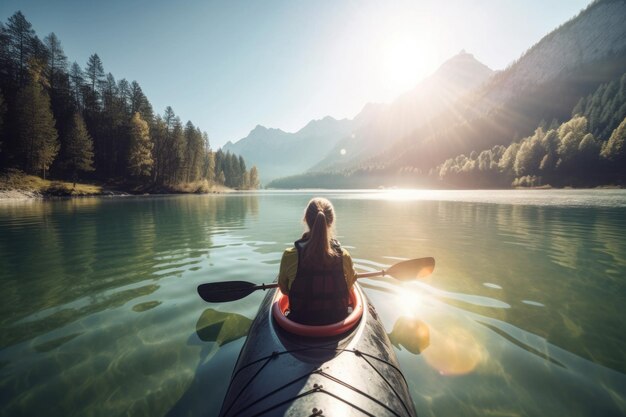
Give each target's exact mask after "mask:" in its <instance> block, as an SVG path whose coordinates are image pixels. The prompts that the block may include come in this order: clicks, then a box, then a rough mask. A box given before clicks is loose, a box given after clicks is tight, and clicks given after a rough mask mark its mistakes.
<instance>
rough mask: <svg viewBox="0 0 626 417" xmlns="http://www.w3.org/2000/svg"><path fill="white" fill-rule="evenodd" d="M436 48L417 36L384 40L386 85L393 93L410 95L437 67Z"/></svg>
mask: <svg viewBox="0 0 626 417" xmlns="http://www.w3.org/2000/svg"><path fill="white" fill-rule="evenodd" d="M436 55H437V54H436V51H435V46H434V45H433V44H432V43H431V42H430V40H429V39H428V38H427V37H426V36H422V35H421V34H418V33H394V34H392V35H390V36H389V37H388V38H387V39H385V40H384V42H383V44H382V53H381V70H382V71H381V72H382V74H381V75H382V78H383V82H384V83H385V84H386V85H387V88H389V89H390V90H396V91H399V92H404V91H408V90H410V89H411V88H413V87H415V86H416V85H417V83H418V82H419V81H421V80H422V79H423V78H425V77H426V76H428V75H429V74H430V73H432V72H433V71H434V69H435V67H436V65H437V62H436V59H437V56H436Z"/></svg>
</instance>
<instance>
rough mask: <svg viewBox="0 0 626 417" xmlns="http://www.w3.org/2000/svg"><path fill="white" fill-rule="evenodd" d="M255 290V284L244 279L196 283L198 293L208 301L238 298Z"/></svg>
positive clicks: (218, 301) (220, 301)
mask: <svg viewBox="0 0 626 417" xmlns="http://www.w3.org/2000/svg"><path fill="white" fill-rule="evenodd" d="M254 290H256V285H255V284H254V283H252V282H246V281H226V282H209V283H206V284H200V285H198V294H199V295H200V297H202V299H203V300H204V301H207V302H209V303H222V302H225V301H235V300H240V299H242V298H244V297H246V296H247V295H249V294H251V293H252V292H254Z"/></svg>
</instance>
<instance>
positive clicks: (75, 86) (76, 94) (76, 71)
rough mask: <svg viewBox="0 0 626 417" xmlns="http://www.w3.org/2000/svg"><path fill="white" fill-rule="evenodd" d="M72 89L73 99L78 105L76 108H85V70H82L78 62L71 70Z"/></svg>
mask: <svg viewBox="0 0 626 417" xmlns="http://www.w3.org/2000/svg"><path fill="white" fill-rule="evenodd" d="M69 78H70V89H71V91H72V98H73V99H74V102H75V104H76V107H77V108H79V109H82V108H83V104H84V103H83V99H82V92H83V85H84V84H85V78H84V74H83V70H82V69H81V68H80V65H78V63H77V62H76V61H74V63H73V64H72V67H71V68H70V74H69Z"/></svg>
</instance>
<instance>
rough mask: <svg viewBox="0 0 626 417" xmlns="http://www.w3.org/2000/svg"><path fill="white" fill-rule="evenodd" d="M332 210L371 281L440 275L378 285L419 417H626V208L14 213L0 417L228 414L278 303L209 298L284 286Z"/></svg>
mask: <svg viewBox="0 0 626 417" xmlns="http://www.w3.org/2000/svg"><path fill="white" fill-rule="evenodd" d="M313 195H323V196H326V197H329V198H330V199H331V200H332V201H333V202H334V204H335V208H336V211H337V216H338V230H337V232H338V235H339V239H340V240H341V242H342V243H343V245H344V246H345V247H346V248H348V250H350V252H351V253H352V255H353V258H354V259H355V262H356V265H357V269H358V270H360V271H371V270H377V269H380V268H383V267H385V266H387V265H391V264H393V263H395V262H397V261H399V260H403V259H407V258H415V257H422V256H434V257H435V258H436V260H437V267H436V269H435V272H434V274H433V275H432V276H431V277H429V278H428V279H426V280H424V281H422V282H413V283H404V284H399V283H398V282H395V281H394V280H393V279H364V280H362V284H363V286H364V287H365V290H366V292H367V294H368V295H369V296H370V298H371V300H372V301H373V303H374V304H375V305H376V307H377V309H378V311H379V313H380V315H381V317H382V319H383V323H384V325H385V327H386V328H387V331H388V332H389V334H390V337H391V339H392V341H393V343H394V344H395V345H396V351H397V354H398V357H399V360H400V364H401V366H402V369H403V371H404V372H405V375H406V377H407V380H408V381H409V385H410V389H411V393H412V396H413V400H414V402H415V405H416V408H417V411H418V414H419V415H420V416H422V417H423V416H485V415H489V416H561V415H567V416H596V415H597V416H619V415H626V323H625V321H624V319H625V318H626V314H625V313H626V307H625V306H626V192H625V191H622V190H598V191H568V190H562V191H478V192H454V191H441V192H426V191H392V192H370V191H360V192H356V191H355V192H328V191H320V192H317V193H316V192H259V193H255V194H234V195H208V196H197V195H191V196H168V197H140V198H136V197H130V198H102V199H98V198H93V199H91V198H90V199H75V200H62V201H53V202H41V201H26V202H6V201H4V202H2V201H0V326H1V328H0V415H2V416H25V415H28V416H31V415H45V416H107V417H108V416H117V415H133V416H142V415H146V416H148V415H149V416H178V415H189V416H200V415H215V414H217V412H218V411H219V407H220V404H221V401H222V398H223V396H224V394H225V392H226V388H227V383H228V380H229V377H230V373H231V371H232V368H233V366H234V364H235V361H236V359H237V355H238V353H239V350H240V348H241V346H242V344H243V342H244V340H245V337H246V333H247V330H248V327H249V325H250V322H251V320H252V319H253V318H254V316H255V314H256V311H257V308H258V305H259V303H260V301H261V299H262V297H263V295H264V294H263V293H262V292H258V293H255V294H253V295H251V296H249V297H247V298H245V299H243V300H240V301H236V302H232V303H224V304H212V305H210V304H206V303H204V302H203V301H202V300H201V299H200V298H199V297H198V296H197V294H196V290H195V288H196V286H197V285H198V284H200V283H204V282H211V281H223V280H248V281H254V282H258V283H261V282H269V281H272V280H273V279H274V278H275V276H276V273H277V270H278V264H279V262H280V256H281V253H282V251H283V249H284V248H285V247H287V246H289V245H290V244H291V242H293V241H294V240H296V239H297V238H298V237H299V236H300V234H301V232H302V224H301V222H300V219H301V216H302V211H303V209H304V207H305V205H306V203H307V201H308V200H309V198H310V197H312V196H313ZM406 323H414V324H415V323H417V325H418V327H419V332H418V333H419V334H420V335H421V336H420V338H419V340H417V341H416V340H415V339H416V333H415V331H412V332H408V330H407V329H409V328H411V326H407V325H406ZM424 334H429V335H430V339H429V340H426V339H425V338H424ZM418 345H419V349H417V348H416V346H418ZM420 350H421V353H420Z"/></svg>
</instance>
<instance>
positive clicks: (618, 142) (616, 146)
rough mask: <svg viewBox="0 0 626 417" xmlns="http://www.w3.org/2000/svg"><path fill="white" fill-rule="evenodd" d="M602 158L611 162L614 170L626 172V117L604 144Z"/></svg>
mask: <svg viewBox="0 0 626 417" xmlns="http://www.w3.org/2000/svg"><path fill="white" fill-rule="evenodd" d="M602 157H604V158H606V159H607V160H609V161H610V162H611V164H612V166H613V168H614V169H615V168H617V170H618V171H621V172H622V173H623V172H626V168H625V167H626V117H625V118H624V120H622V122H621V123H620V124H619V126H617V128H616V129H615V130H614V131H613V133H612V134H611V137H610V138H609V140H608V141H607V142H606V143H605V144H604V146H603V148H602ZM622 181H623V178H622Z"/></svg>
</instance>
